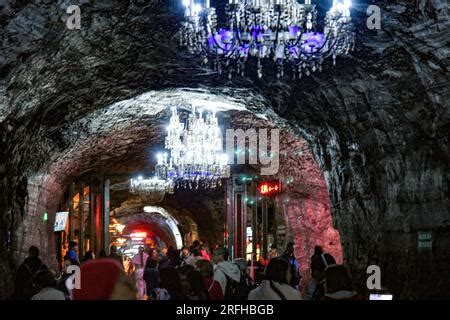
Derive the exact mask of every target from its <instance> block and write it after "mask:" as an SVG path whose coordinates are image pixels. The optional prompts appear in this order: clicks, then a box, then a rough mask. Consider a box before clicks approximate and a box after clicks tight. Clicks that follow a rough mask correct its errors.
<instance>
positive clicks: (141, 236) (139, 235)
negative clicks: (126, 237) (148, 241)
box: [130, 232, 147, 238]
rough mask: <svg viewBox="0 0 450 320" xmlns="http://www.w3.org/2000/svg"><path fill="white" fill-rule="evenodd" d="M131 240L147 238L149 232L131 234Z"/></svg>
mask: <svg viewBox="0 0 450 320" xmlns="http://www.w3.org/2000/svg"><path fill="white" fill-rule="evenodd" d="M130 237H131V238H147V232H134V233H132V234H130Z"/></svg>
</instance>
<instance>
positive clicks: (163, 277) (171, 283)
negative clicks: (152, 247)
mask: <svg viewBox="0 0 450 320" xmlns="http://www.w3.org/2000/svg"><path fill="white" fill-rule="evenodd" d="M159 286H160V287H161V288H164V289H166V290H167V292H169V294H170V297H171V299H172V300H180V299H183V297H184V295H183V287H182V285H181V279H180V275H179V274H178V272H177V270H176V269H175V268H174V267H166V268H163V269H161V270H159Z"/></svg>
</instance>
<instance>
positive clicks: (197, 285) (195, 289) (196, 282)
mask: <svg viewBox="0 0 450 320" xmlns="http://www.w3.org/2000/svg"><path fill="white" fill-rule="evenodd" d="M186 279H187V283H188V290H189V293H190V294H191V295H194V296H197V297H199V299H204V300H205V299H208V296H209V295H208V291H207V290H206V288H205V285H204V283H203V277H202V275H201V273H200V271H198V270H191V271H189V272H188V273H187V275H186Z"/></svg>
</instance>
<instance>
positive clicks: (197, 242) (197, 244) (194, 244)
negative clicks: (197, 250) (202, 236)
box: [192, 240, 200, 247]
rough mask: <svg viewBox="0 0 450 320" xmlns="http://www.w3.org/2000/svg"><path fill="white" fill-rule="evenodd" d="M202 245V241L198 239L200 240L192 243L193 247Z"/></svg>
mask: <svg viewBox="0 0 450 320" xmlns="http://www.w3.org/2000/svg"><path fill="white" fill-rule="evenodd" d="M199 245H200V241H198V240H195V241H194V242H193V243H192V246H193V247H198V246H199Z"/></svg>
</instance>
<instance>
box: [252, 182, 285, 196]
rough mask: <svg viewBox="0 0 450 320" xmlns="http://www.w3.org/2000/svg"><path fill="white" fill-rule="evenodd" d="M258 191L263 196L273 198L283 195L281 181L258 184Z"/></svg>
mask: <svg viewBox="0 0 450 320" xmlns="http://www.w3.org/2000/svg"><path fill="white" fill-rule="evenodd" d="M258 191H259V193H260V194H261V195H263V196H273V195H276V194H278V193H281V181H280V180H274V181H265V182H261V183H260V184H258Z"/></svg>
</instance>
